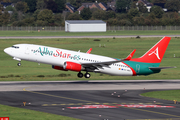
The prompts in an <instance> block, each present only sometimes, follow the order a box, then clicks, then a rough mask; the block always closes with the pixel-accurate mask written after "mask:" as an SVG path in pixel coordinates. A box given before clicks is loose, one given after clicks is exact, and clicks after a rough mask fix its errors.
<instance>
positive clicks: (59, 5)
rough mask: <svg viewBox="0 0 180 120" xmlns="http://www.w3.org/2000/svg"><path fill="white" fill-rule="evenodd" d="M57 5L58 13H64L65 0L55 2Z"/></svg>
mask: <svg viewBox="0 0 180 120" xmlns="http://www.w3.org/2000/svg"><path fill="white" fill-rule="evenodd" d="M55 2H56V4H57V12H60V13H62V11H63V10H64V9H65V3H66V1H65V0H55Z"/></svg>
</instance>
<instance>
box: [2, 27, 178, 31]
mask: <svg viewBox="0 0 180 120" xmlns="http://www.w3.org/2000/svg"><path fill="white" fill-rule="evenodd" d="M106 29H107V30H180V26H107V28H106ZM21 30H22V31H38V30H40V31H65V27H62V26H44V27H42V26H41V27H39V26H37V27H34V26H27V27H13V26H11V27H9V26H7V27H4V26H3V27H0V31H21Z"/></svg>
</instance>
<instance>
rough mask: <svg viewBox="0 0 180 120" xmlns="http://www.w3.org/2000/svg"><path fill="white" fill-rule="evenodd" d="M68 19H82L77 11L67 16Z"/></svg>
mask: <svg viewBox="0 0 180 120" xmlns="http://www.w3.org/2000/svg"><path fill="white" fill-rule="evenodd" d="M67 20H81V17H80V15H79V14H77V13H72V14H70V15H69V16H68V17H67Z"/></svg>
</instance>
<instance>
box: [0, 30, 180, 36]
mask: <svg viewBox="0 0 180 120" xmlns="http://www.w3.org/2000/svg"><path fill="white" fill-rule="evenodd" d="M108 35H112V36H113V35H137V36H138V35H164V36H167V35H180V31H179V30H152V31H151V30H148V31H147V30H143V31H142V30H125V31H107V32H78V33H77V32H74V33H73V32H65V31H41V32H38V31H0V36H108Z"/></svg>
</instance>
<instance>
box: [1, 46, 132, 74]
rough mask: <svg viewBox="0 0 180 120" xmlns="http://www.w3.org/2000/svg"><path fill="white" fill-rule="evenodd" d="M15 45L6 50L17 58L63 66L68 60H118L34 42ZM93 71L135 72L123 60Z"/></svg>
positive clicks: (112, 72)
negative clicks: (34, 43)
mask: <svg viewBox="0 0 180 120" xmlns="http://www.w3.org/2000/svg"><path fill="white" fill-rule="evenodd" d="M14 46H15V47H9V48H6V49H5V50H4V51H5V52H6V53H7V54H9V55H10V56H12V57H13V58H14V59H15V60H19V61H20V60H27V61H32V62H37V63H44V64H49V65H55V66H60V67H63V65H64V63H65V62H67V61H70V62H74V63H79V64H82V63H95V62H106V61H116V59H114V58H110V57H105V56H100V55H94V54H87V53H82V52H76V51H71V50H65V49H60V48H53V47H48V46H42V45H33V44H16V45H14ZM93 72H99V73H105V74H110V75H126V76H131V75H133V72H132V70H131V68H130V67H129V66H128V65H126V64H125V63H123V62H118V63H113V64H111V65H109V66H108V67H106V66H104V67H102V68H99V69H96V70H94V71H93Z"/></svg>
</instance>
